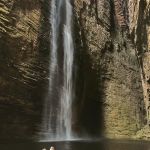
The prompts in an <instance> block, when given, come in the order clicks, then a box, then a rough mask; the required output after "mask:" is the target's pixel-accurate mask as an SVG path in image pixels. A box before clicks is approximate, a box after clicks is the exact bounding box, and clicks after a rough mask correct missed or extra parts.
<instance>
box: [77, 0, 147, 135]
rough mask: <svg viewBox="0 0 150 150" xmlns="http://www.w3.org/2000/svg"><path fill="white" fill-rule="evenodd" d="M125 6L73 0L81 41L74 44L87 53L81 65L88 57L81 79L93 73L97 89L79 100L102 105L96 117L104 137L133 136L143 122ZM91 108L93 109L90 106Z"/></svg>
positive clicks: (117, 2)
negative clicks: (95, 92)
mask: <svg viewBox="0 0 150 150" xmlns="http://www.w3.org/2000/svg"><path fill="white" fill-rule="evenodd" d="M127 8H128V7H127V3H126V5H124V3H122V1H120V0H114V1H109V0H105V1H84V0H82V1H81V0H80V1H78V0H76V1H75V10H76V11H75V15H76V18H77V21H78V30H79V31H77V32H79V34H80V38H81V39H80V40H81V43H80V44H79V43H78V42H79V41H77V43H76V45H81V47H80V48H79V47H77V50H78V51H79V49H80V51H81V52H82V53H86V54H87V57H86V58H85V60H84V61H85V62H84V65H83V66H82V68H84V67H86V66H87V64H88V63H89V62H88V61H89V60H90V64H88V67H89V68H88V69H89V70H91V71H89V72H90V73H88V74H86V75H85V76H84V77H83V78H84V79H83V80H88V79H87V77H86V76H90V75H91V76H92V75H93V76H94V74H95V76H96V77H97V81H95V82H97V83H98V84H97V85H98V87H95V88H97V91H98V92H99V94H98V93H97V98H96V95H95V97H94V96H91V97H88V96H86V92H85V93H84V94H83V95H84V96H83V95H82V98H81V101H82V103H83V104H82V105H87V107H88V104H89V105H92V104H93V105H94V103H97V105H101V106H102V107H100V108H99V109H101V112H99V113H102V112H103V115H102V116H100V115H99V117H101V118H100V119H101V120H103V121H102V122H103V131H104V135H105V136H107V137H131V136H134V135H135V134H136V132H137V131H138V130H139V129H141V128H142V126H143V124H144V114H143V113H144V109H145V108H144V103H143V91H142V83H141V77H140V69H139V64H138V59H137V56H136V53H135V52H136V51H135V47H134V45H133V43H132V41H131V40H130V38H129V33H128V30H127V29H128V23H127V22H128V18H129V17H128V10H127ZM124 9H126V12H125V11H124ZM124 27H125V29H124ZM122 29H124V31H122ZM81 70H83V69H81ZM85 82H86V81H85ZM93 82H94V81H93ZM88 84H90V82H86V85H85V86H84V87H83V89H84V90H85V91H86V90H87V91H88V88H89V89H91V90H92V89H93V88H91V87H90V85H89V86H88ZM95 86H96V84H95ZM98 95H99V96H98ZM87 101H88V104H87ZM83 109H84V108H83ZM92 110H93V111H94V106H93V109H92ZM92 110H91V113H92ZM81 113H83V114H84V112H82V111H81ZM101 120H99V122H100V121H101ZM83 122H84V121H83ZM85 122H86V120H85ZM100 124H101V123H100Z"/></svg>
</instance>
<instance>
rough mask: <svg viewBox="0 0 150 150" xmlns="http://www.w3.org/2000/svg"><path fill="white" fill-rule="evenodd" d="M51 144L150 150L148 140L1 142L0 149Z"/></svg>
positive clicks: (29, 149)
mask: <svg viewBox="0 0 150 150" xmlns="http://www.w3.org/2000/svg"><path fill="white" fill-rule="evenodd" d="M51 146H54V147H55V149H56V150H150V142H143V141H117V140H101V141H55V142H37V143H36V142H31V143H30V142H20V143H18V142H17V143H3V144H0V150H42V149H43V148H46V149H47V150H49V149H50V147H51Z"/></svg>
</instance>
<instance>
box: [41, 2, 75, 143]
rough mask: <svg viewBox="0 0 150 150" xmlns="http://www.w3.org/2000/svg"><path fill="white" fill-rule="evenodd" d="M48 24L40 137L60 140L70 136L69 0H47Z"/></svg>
mask: <svg viewBox="0 0 150 150" xmlns="http://www.w3.org/2000/svg"><path fill="white" fill-rule="evenodd" d="M50 24H51V39H50V40H51V51H50V64H49V88H48V94H47V96H46V100H45V104H44V115H43V124H42V136H41V139H42V140H43V139H44V140H48V139H63V140H64V139H70V138H71V137H72V129H71V122H72V121H71V120H72V100H73V77H72V76H73V55H74V47H73V39H72V6H71V4H70V0H51V18H50ZM60 37H61V39H60ZM59 53H61V54H62V55H60V54H59Z"/></svg>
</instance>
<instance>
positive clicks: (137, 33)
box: [129, 0, 150, 138]
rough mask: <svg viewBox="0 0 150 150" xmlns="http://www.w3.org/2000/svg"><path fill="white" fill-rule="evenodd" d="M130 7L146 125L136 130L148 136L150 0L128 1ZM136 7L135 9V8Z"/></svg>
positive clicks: (149, 104)
mask: <svg viewBox="0 0 150 150" xmlns="http://www.w3.org/2000/svg"><path fill="white" fill-rule="evenodd" d="M129 3H130V5H131V6H130V7H129V11H130V20H131V24H130V32H131V33H132V40H133V41H134V44H135V46H136V51H137V55H138V60H139V63H140V69H141V79H142V86H143V93H144V103H145V109H146V122H147V126H145V127H144V129H142V130H141V131H139V132H138V136H139V137H140V136H142V137H144V138H149V134H148V133H149V124H150V82H149V80H150V70H149V65H150V53H149V48H150V46H149V45H150V43H149V38H150V36H149V33H150V32H149V31H150V25H149V20H150V16H149V12H150V7H149V6H150V1H149V0H143V1H142V0H138V1H134V0H132V1H129ZM135 8H136V9H135Z"/></svg>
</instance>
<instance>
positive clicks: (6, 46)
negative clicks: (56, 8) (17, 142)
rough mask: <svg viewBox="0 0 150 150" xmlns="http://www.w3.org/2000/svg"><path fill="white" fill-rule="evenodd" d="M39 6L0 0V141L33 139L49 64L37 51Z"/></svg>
mask: <svg viewBox="0 0 150 150" xmlns="http://www.w3.org/2000/svg"><path fill="white" fill-rule="evenodd" d="M41 5H42V3H39V1H36V2H35V1H34V2H32V1H30V0H29V1H19V0H0V62H1V63H0V70H1V71H0V106H1V109H0V118H1V125H0V131H1V136H0V138H11V137H19V138H26V137H29V135H31V136H32V135H34V133H35V131H36V128H37V126H38V124H39V122H40V112H41V103H40V100H41V97H42V93H40V92H42V89H43V83H44V82H47V81H46V71H47V68H46V64H47V62H48V60H46V59H45V58H44V55H43V53H41V52H40V50H39V45H40V42H39V39H40V36H41V35H40V28H41V26H42V21H41V20H42V19H43V16H42V12H41ZM43 39H44V37H43ZM44 86H45V85H44ZM16 131H17V132H16Z"/></svg>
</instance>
